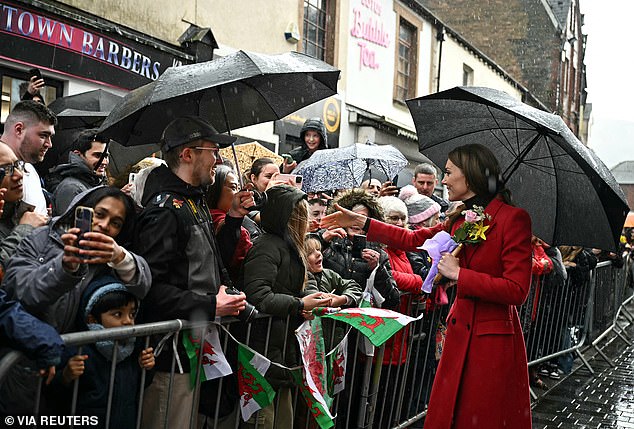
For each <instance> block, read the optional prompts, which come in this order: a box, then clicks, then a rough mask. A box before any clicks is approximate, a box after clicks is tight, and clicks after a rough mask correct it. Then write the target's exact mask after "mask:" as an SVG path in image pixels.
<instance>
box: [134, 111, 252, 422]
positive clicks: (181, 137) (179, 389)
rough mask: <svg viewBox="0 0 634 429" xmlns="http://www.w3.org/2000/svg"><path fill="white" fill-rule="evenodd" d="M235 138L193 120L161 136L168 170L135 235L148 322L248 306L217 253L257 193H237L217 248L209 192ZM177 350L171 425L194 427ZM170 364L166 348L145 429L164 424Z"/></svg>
mask: <svg viewBox="0 0 634 429" xmlns="http://www.w3.org/2000/svg"><path fill="white" fill-rule="evenodd" d="M234 140H235V138H234V137H230V136H227V135H222V134H219V133H218V132H217V131H216V130H215V129H214V128H213V127H212V126H211V125H210V124H208V123H207V122H205V121H203V120H202V119H200V118H195V117H182V118H178V119H175V120H174V121H172V122H171V123H169V124H168V125H167V127H166V128H165V130H164V132H163V137H162V141H161V144H162V147H161V149H162V152H163V155H164V158H165V161H166V162H167V166H160V167H157V168H155V169H154V170H153V171H152V172H151V173H150V174H149V175H148V177H147V181H146V184H145V189H144V192H143V206H144V207H145V209H144V210H143V212H142V213H141V215H140V218H139V221H138V227H137V233H136V237H135V249H136V251H137V252H138V254H139V255H142V256H143V257H144V258H145V259H146V260H147V262H148V264H149V265H150V270H151V272H152V287H151V289H150V292H149V293H148V294H147V296H146V298H145V299H144V301H143V305H142V312H143V319H144V321H159V320H171V319H187V320H214V317H216V316H228V315H237V314H238V313H239V312H240V311H241V310H243V309H244V308H245V296H244V294H242V293H241V294H239V295H229V294H227V293H226V291H225V289H226V288H225V286H224V285H226V284H227V283H226V282H227V279H226V277H225V276H224V272H225V270H224V268H223V263H222V259H223V258H221V255H220V252H219V250H218V249H222V252H223V256H224V255H226V256H229V257H230V256H231V254H232V253H233V250H234V249H235V246H236V243H237V237H239V233H238V234H236V231H238V230H239V229H240V225H241V223H242V217H243V216H244V214H246V213H247V212H248V210H246V209H244V208H243V207H242V206H246V207H249V206H251V205H253V201H252V195H251V194H250V193H249V192H248V191H242V192H241V193H239V195H240V197H239V198H241V201H240V202H241V205H240V204H238V207H236V204H234V206H233V207H232V209H231V210H230V211H229V213H228V214H227V217H226V219H225V227H224V228H223V229H222V231H223V233H224V234H225V235H224V236H220V235H219V236H218V237H217V240H218V241H219V243H216V237H215V236H214V232H213V231H214V228H213V225H212V221H211V215H210V213H209V208H208V207H207V204H206V202H205V187H206V186H207V185H210V184H211V183H213V180H214V176H215V167H216V164H217V163H220V162H222V159H221V157H220V155H219V153H218V150H219V148H220V147H226V146H229V145H230V144H231V143H232V142H233V141H234ZM225 260H227V259H225ZM177 350H178V355H179V356H178V357H179V361H180V364H181V365H182V367H183V372H184V374H175V376H174V384H173V387H172V388H173V392H172V396H171V401H170V404H169V416H167V418H168V421H169V424H168V426H167V427H189V418H190V413H191V410H192V403H193V399H194V395H193V390H192V388H191V387H190V384H189V383H190V381H189V380H190V376H189V374H188V373H189V371H190V368H189V360H188V358H187V355H186V353H185V351H184V347H183V346H182V344H179V346H178V349H177ZM171 360H172V353H171V348H169V347H166V350H164V352H163V353H162V354H161V355H159V356H158V357H157V361H156V362H157V363H156V369H157V373H156V374H155V377H154V380H153V382H152V384H151V385H150V386H149V387H148V389H147V391H146V394H145V399H144V401H145V402H144V406H143V427H145V428H157V427H163V426H164V419H165V418H166V415H165V414H166V413H165V411H166V406H167V404H166V401H165V400H164V399H165V398H167V396H168V388H169V378H170V377H169V371H170V369H171Z"/></svg>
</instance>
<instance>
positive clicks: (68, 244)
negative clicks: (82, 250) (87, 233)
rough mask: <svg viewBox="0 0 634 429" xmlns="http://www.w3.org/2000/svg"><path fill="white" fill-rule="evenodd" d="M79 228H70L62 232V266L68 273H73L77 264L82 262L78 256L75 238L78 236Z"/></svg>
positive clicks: (77, 266)
mask: <svg viewBox="0 0 634 429" xmlns="http://www.w3.org/2000/svg"><path fill="white" fill-rule="evenodd" d="M79 234H80V230H79V228H71V229H69V230H68V231H66V233H65V234H62V237H61V239H62V243H64V255H63V256H62V267H64V269H65V270H66V271H68V272H70V273H74V272H76V271H77V270H78V269H79V265H80V264H81V263H82V262H83V261H82V259H81V258H80V257H79V248H78V247H77V239H78V237H79Z"/></svg>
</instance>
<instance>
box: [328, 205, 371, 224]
mask: <svg viewBox="0 0 634 429" xmlns="http://www.w3.org/2000/svg"><path fill="white" fill-rule="evenodd" d="M334 207H335V209H337V211H336V212H334V213H331V214H329V215H328V216H324V217H323V218H321V224H320V225H321V227H322V228H326V229H334V228H348V227H351V226H356V227H359V228H363V225H365V221H366V219H367V217H366V216H364V215H362V214H359V213H355V212H353V211H352V210H348V209H344V208H343V207H341V206H340V205H339V204H337V203H335V205H334Z"/></svg>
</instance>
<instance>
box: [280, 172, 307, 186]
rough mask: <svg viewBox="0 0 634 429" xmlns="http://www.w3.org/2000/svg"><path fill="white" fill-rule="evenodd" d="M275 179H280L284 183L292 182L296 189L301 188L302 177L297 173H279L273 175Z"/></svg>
mask: <svg viewBox="0 0 634 429" xmlns="http://www.w3.org/2000/svg"><path fill="white" fill-rule="evenodd" d="M275 180H280V181H283V182H286V183H292V184H293V186H295V187H296V188H298V189H302V181H303V180H304V178H303V177H302V176H298V175H297V174H279V175H277V176H275Z"/></svg>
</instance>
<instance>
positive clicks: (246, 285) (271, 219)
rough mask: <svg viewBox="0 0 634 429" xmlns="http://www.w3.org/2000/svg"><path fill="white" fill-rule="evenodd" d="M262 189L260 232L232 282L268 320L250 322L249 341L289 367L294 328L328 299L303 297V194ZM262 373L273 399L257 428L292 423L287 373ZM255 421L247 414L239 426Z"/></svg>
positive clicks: (294, 360) (294, 357)
mask: <svg viewBox="0 0 634 429" xmlns="http://www.w3.org/2000/svg"><path fill="white" fill-rule="evenodd" d="M266 193H267V201H266V203H265V204H264V206H263V207H262V209H261V211H260V216H261V220H262V228H263V229H264V234H263V235H262V236H261V237H260V239H258V240H257V241H256V242H255V243H254V244H253V247H252V248H251V249H250V250H249V252H248V253H247V256H246V259H245V261H244V268H243V270H242V273H241V276H240V279H239V282H238V283H239V285H240V288H241V289H242V290H243V291H244V293H245V294H246V296H247V301H249V302H250V303H251V304H253V305H254V306H255V307H256V308H257V309H258V311H260V312H261V313H266V314H269V315H271V316H272V320H271V321H269V319H259V320H256V321H254V322H253V325H252V328H251V339H252V341H251V342H250V344H249V345H250V346H251V347H252V348H253V349H254V350H256V351H258V352H260V353H263V354H265V355H266V357H267V358H268V359H270V360H271V361H273V362H277V363H280V364H282V365H285V366H287V367H293V366H296V365H298V364H299V362H300V356H299V353H298V350H297V341H296V340H295V333H294V332H295V329H296V328H298V327H299V325H300V324H301V322H302V321H303V316H304V315H305V314H307V313H309V312H311V311H312V309H313V308H315V307H322V306H328V305H329V304H330V302H331V299H330V297H328V296H327V295H325V294H323V293H322V292H315V293H311V294H309V295H306V296H303V295H304V289H305V284H306V267H307V265H308V264H307V258H306V250H305V248H304V238H305V236H306V233H307V231H308V203H307V202H306V194H305V193H303V192H302V191H300V190H299V189H297V188H295V187H293V186H288V185H277V186H273V187H272V188H270V189H269V190H268V191H266ZM322 295H324V297H322ZM269 322H270V323H269ZM269 326H270V335H267V329H269ZM266 378H267V380H268V381H269V382H270V383H271V385H272V386H273V388H274V389H275V390H276V392H277V395H276V398H277V399H276V402H278V404H277V405H276V404H271V405H270V406H268V407H266V408H264V409H262V410H260V412H259V415H260V416H259V418H258V419H257V425H258V427H259V428H262V429H266V428H273V427H284V428H288V427H292V422H293V403H292V400H293V398H292V393H291V387H293V386H294V383H293V379H292V376H291V374H290V373H289V372H288V371H285V370H281V369H280V368H278V367H276V366H274V365H272V366H271V367H270V368H269V370H268V371H267V373H266ZM255 424H256V418H255V416H253V417H252V418H251V419H250V420H249V421H247V422H246V424H244V425H243V426H242V427H251V426H252V425H255ZM289 425H291V426H289Z"/></svg>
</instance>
